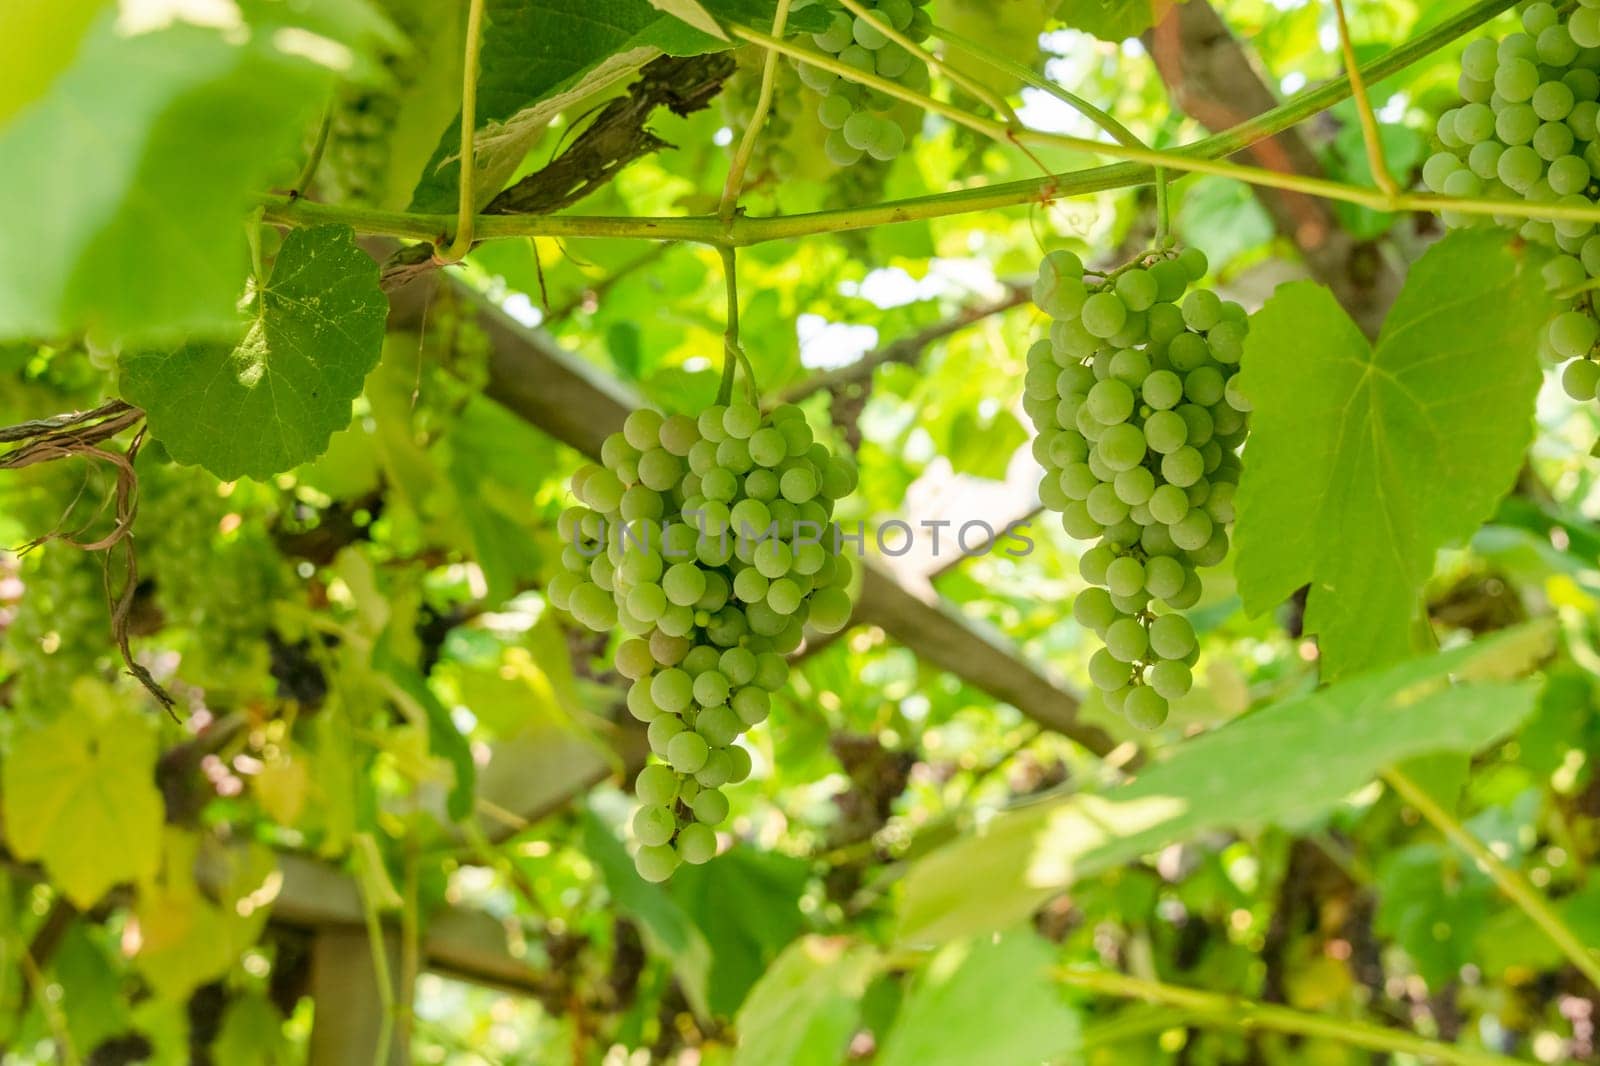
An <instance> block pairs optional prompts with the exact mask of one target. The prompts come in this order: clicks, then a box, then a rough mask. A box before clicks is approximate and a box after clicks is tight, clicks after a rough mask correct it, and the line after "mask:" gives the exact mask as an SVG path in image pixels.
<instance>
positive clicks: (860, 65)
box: [793, 0, 933, 167]
mask: <svg viewBox="0 0 1600 1066" xmlns="http://www.w3.org/2000/svg"><path fill="white" fill-rule="evenodd" d="M926 3H927V0H862V5H861V6H862V7H863V8H865V9H866V10H868V11H870V12H872V14H873V16H874V18H875V19H876V20H877V21H878V22H880V23H882V24H883V25H885V26H888V27H890V28H892V29H893V30H895V32H896V33H898V34H900V35H901V36H903V37H905V38H906V39H907V40H910V41H913V42H915V43H917V44H921V43H922V42H923V41H924V40H926V39H927V37H928V34H929V32H930V29H931V27H932V25H933V22H932V20H931V19H930V18H929V16H928V13H927V12H926V11H925V10H923V6H922V5H924V4H926ZM816 4H821V5H822V6H823V7H825V8H827V9H828V10H829V12H830V14H831V16H832V22H831V23H830V24H829V26H828V28H827V29H826V30H823V31H822V32H821V33H814V34H812V35H811V40H812V43H813V44H815V45H816V47H817V48H818V50H820V51H823V52H826V53H828V54H829V55H832V56H836V57H838V59H839V60H840V62H843V63H847V64H849V65H850V66H852V67H854V68H855V69H857V70H860V71H861V72H863V73H865V74H876V75H878V76H879V77H882V78H887V79H889V80H891V81H896V82H899V83H900V84H902V85H905V86H907V87H908V88H911V89H916V90H918V91H919V92H920V91H921V90H924V89H926V88H927V87H928V68H927V66H926V64H924V63H923V62H922V61H921V60H920V59H919V58H918V57H917V56H915V55H913V54H912V53H911V52H910V51H909V50H908V49H906V48H905V47H903V46H902V45H900V44H898V43H896V42H895V41H893V40H891V39H890V38H889V37H888V36H886V35H885V34H884V33H883V32H882V30H880V29H879V28H878V27H877V26H874V25H873V24H872V22H870V21H868V20H867V19H864V18H862V17H860V16H859V15H853V14H851V13H850V12H849V11H847V10H845V9H844V8H843V7H840V6H838V5H837V4H833V3H830V2H829V0H798V2H796V3H795V4H794V8H793V9H795V10H798V9H800V8H804V7H811V6H814V5H816ZM800 80H801V81H802V82H804V83H805V84H806V86H807V87H808V88H810V89H813V90H815V91H816V92H817V93H819V94H821V97H822V99H821V101H820V102H819V103H818V105H817V117H818V118H819V119H820V120H821V122H822V124H823V125H824V126H826V127H827V128H828V130H830V131H831V132H830V133H829V134H828V139H827V140H826V141H825V142H824V144H823V149H824V151H826V152H827V155H828V159H829V160H830V161H831V162H832V163H833V164H834V165H835V166H840V167H848V166H853V165H854V164H856V163H858V162H860V161H861V158H862V156H864V155H868V156H871V157H872V158H873V159H878V160H884V161H887V160H890V159H893V158H895V157H896V156H898V155H899V154H900V153H901V151H902V150H904V148H905V146H906V136H907V134H908V132H909V131H908V130H907V129H906V128H905V127H904V126H903V125H902V124H901V119H900V118H899V117H897V115H896V110H897V103H898V102H897V101H896V100H895V99H894V98H893V97H891V96H889V95H887V94H885V93H883V92H880V91H878V90H876V89H869V88H867V87H866V86H864V85H859V84H857V83H855V82H853V81H850V80H849V79H848V78H843V77H840V76H839V75H837V74H834V73H833V72H832V71H827V70H823V69H822V68H820V67H815V66H812V65H810V64H807V63H802V64H800Z"/></svg>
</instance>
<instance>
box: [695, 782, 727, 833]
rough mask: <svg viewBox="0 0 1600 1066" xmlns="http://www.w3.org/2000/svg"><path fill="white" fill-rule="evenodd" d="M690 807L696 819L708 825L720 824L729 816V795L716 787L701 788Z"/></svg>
mask: <svg viewBox="0 0 1600 1066" xmlns="http://www.w3.org/2000/svg"><path fill="white" fill-rule="evenodd" d="M689 807H690V809H691V810H693V811H694V817H695V821H697V822H703V823H704V824H706V825H720V824H722V822H724V821H726V820H727V817H728V797H727V796H725V795H723V794H722V793H721V792H718V791H717V790H716V789H714V788H706V789H701V790H700V794H699V795H698V796H696V797H695V798H694V802H693V803H691V804H689Z"/></svg>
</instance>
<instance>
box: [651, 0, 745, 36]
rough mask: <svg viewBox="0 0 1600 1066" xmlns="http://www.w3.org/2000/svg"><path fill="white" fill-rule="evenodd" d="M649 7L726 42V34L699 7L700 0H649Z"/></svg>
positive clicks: (707, 12)
mask: <svg viewBox="0 0 1600 1066" xmlns="http://www.w3.org/2000/svg"><path fill="white" fill-rule="evenodd" d="M650 6H651V7H653V8H655V9H656V10H657V11H665V12H666V13H667V14H669V15H672V16H674V17H675V18H679V19H682V20H683V21H684V22H687V23H688V24H689V25H691V26H693V27H694V28H695V29H697V30H699V31H700V32H701V33H704V34H708V35H710V36H712V37H715V38H716V39H717V40H719V41H726V40H728V34H727V32H726V31H725V30H723V28H722V27H721V26H718V25H717V20H716V19H714V18H712V17H711V12H709V11H707V10H706V9H705V8H704V7H702V6H701V5H700V0H650Z"/></svg>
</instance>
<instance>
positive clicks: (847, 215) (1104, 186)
mask: <svg viewBox="0 0 1600 1066" xmlns="http://www.w3.org/2000/svg"><path fill="white" fill-rule="evenodd" d="M1511 5H1512V0H1478V2H1477V3H1474V4H1472V5H1471V6H1470V7H1468V8H1467V9H1465V10H1463V11H1462V12H1461V13H1460V14H1458V15H1456V16H1455V17H1453V18H1451V19H1448V20H1446V21H1444V22H1442V23H1440V24H1439V25H1437V26H1435V27H1433V28H1432V29H1430V30H1429V31H1428V32H1426V33H1424V34H1421V35H1419V36H1418V37H1416V38H1415V39H1413V40H1411V41H1409V42H1407V43H1406V44H1403V45H1401V46H1400V47H1399V48H1396V49H1393V50H1392V51H1390V52H1388V53H1386V54H1385V55H1383V56H1380V57H1379V58H1378V59H1376V60H1374V61H1373V62H1372V63H1370V64H1368V65H1367V67H1366V68H1364V69H1363V71H1362V73H1363V75H1364V76H1365V77H1366V79H1367V80H1368V81H1369V82H1371V81H1375V80H1378V79H1381V78H1386V77H1389V76H1390V75H1392V74H1395V73H1397V72H1399V71H1401V70H1404V69H1405V68H1406V67H1408V66H1410V65H1411V64H1412V63H1415V62H1417V61H1418V60H1420V59H1422V58H1424V57H1425V56H1428V55H1431V54H1432V53H1433V52H1435V51H1437V50H1439V49H1440V48H1443V47H1444V46H1446V45H1447V44H1449V43H1450V42H1452V41H1455V40H1457V39H1459V38H1460V37H1462V36H1464V35H1466V34H1467V33H1469V32H1471V31H1472V30H1474V29H1477V28H1478V27H1479V26H1481V25H1483V24H1484V23H1485V22H1487V21H1488V20H1489V19H1491V18H1493V17H1494V16H1495V15H1498V14H1499V13H1500V12H1502V11H1504V10H1505V9H1507V8H1509V7H1510V6H1511ZM730 32H735V33H737V35H739V36H740V37H741V38H744V39H749V34H750V33H751V32H752V31H748V30H736V29H731V30H730ZM757 36H760V35H757ZM767 39H768V40H770V38H767ZM785 47H788V46H785ZM851 73H856V74H859V72H857V71H853V70H852V71H851ZM897 88H899V87H898V86H897ZM1351 90H1352V87H1351V85H1350V82H1349V79H1348V78H1343V77H1341V78H1337V79H1334V80H1332V81H1329V82H1328V83H1326V84H1324V85H1321V86H1319V87H1317V88H1316V89H1311V90H1308V91H1306V92H1304V93H1301V94H1300V95H1299V96H1296V97H1294V98H1293V99H1291V100H1289V101H1288V102H1286V103H1284V104H1282V105H1280V106H1278V107H1275V108H1273V109H1272V110H1270V111H1266V112H1263V113H1262V114H1260V115H1257V116H1256V117H1255V118H1252V119H1248V120H1246V121H1244V122H1242V123H1240V124H1239V125H1237V126H1235V127H1233V128H1232V129H1230V130H1227V131H1225V132H1223V133H1220V134H1216V135H1214V136H1212V137H1207V138H1204V139H1202V140H1200V141H1196V142H1193V143H1191V144H1188V145H1185V146H1183V147H1182V148H1180V149H1178V150H1176V151H1174V152H1165V153H1163V152H1141V153H1139V155H1138V157H1137V160H1138V162H1146V163H1148V162H1151V161H1152V160H1153V161H1154V163H1156V164H1160V165H1163V166H1171V167H1172V169H1174V170H1196V171H1203V172H1207V173H1218V172H1220V173H1221V176H1223V177H1231V178H1241V179H1242V180H1246V181H1252V182H1255V183H1256V184H1262V185H1270V186H1274V187H1279V188H1288V189H1291V190H1292V191H1299V192H1304V193H1307V194H1308V195H1313V196H1322V197H1325V198H1328V199H1337V200H1345V201H1348V202H1352V203H1357V204H1360V205H1362V206H1367V207H1373V208H1376V209H1378V210H1389V211H1394V210H1417V211H1430V212H1437V211H1460V212H1462V213H1464V214H1478V215H1493V214H1504V215H1508V216H1512V217H1516V218H1540V219H1557V218H1563V219H1573V220H1581V221H1587V222H1600V204H1582V205H1579V204H1558V203H1550V202H1545V203H1530V202H1526V201H1514V200H1483V199H1463V198H1456V197H1442V196H1430V195H1423V194H1405V193H1402V194H1400V195H1399V196H1390V195H1388V194H1386V193H1384V192H1382V191H1381V190H1377V189H1368V188H1360V187H1357V186H1352V185H1345V184H1342V183H1340V182H1333V181H1327V180H1325V179H1311V178H1303V177H1300V176H1298V175H1281V174H1275V173H1272V172H1258V171H1255V170H1253V169H1252V168H1249V167H1237V168H1232V169H1225V170H1220V171H1219V168H1226V167H1227V164H1216V163H1210V162H1208V161H1209V160H1215V159H1217V158H1219V157H1221V156H1226V155H1230V154H1232V153H1234V152H1238V151H1240V150H1242V149H1244V148H1247V147H1249V146H1250V145H1252V144H1254V143H1256V142H1257V141H1260V140H1262V139H1264V138H1266V137H1270V136H1272V135H1274V134H1276V133H1280V132H1282V131H1283V130H1285V129H1288V128H1289V127H1291V126H1294V125H1296V124H1297V123H1299V122H1302V121H1304V120H1305V119H1307V118H1310V117H1311V116H1312V115H1315V114H1317V113H1319V112H1321V111H1323V110H1326V109H1327V108H1328V107H1331V106H1332V105H1333V104H1336V103H1338V102H1339V101H1341V100H1343V99H1345V98H1346V97H1348V96H1349V95H1350V94H1351ZM912 95H913V96H918V95H919V94H912ZM935 103H937V101H935ZM939 106H941V107H942V106H943V105H939ZM980 121H981V120H980ZM1043 136H1046V137H1049V136H1051V135H1043ZM1058 142H1059V139H1058ZM1083 143H1084V144H1087V145H1089V146H1090V147H1091V149H1092V150H1094V151H1098V152H1103V153H1104V154H1107V155H1114V154H1121V155H1124V156H1125V157H1127V158H1135V157H1134V156H1133V155H1131V154H1130V153H1131V151H1132V150H1130V149H1122V148H1119V147H1118V146H1108V145H1102V144H1100V143H1099V142H1095V141H1085V142H1083ZM1207 168H1209V169H1207ZM1152 180H1153V172H1152V170H1151V169H1149V168H1148V167H1143V166H1138V165H1133V164H1128V163H1124V164H1119V165H1112V166H1101V167H1094V168H1089V169H1084V170H1078V171H1074V172H1071V173H1064V174H1053V175H1050V176H1049V177H1044V178H1031V179H1027V180H1023V181H1015V182H1008V183H1005V184H1001V185H990V186H980V187H975V188H968V189H958V190H954V191H951V192H942V193H936V194H933V195H930V196H920V197H914V198H911V199H906V200H895V201H889V202H886V203H880V204H872V205H868V206H864V207H851V208H842V209H834V210H827V211H813V212H808V213H804V214H796V215H786V216H772V217H765V218H751V217H748V216H745V217H738V218H734V219H731V220H726V221H725V220H722V219H719V218H716V217H714V216H686V217H685V216H677V217H644V216H592V215H590V216H584V215H485V216H480V217H479V218H478V219H476V236H477V239H479V240H501V239H506V238H513V237H516V238H522V237H614V238H624V239H635V240H655V241H661V240H684V241H693V242H696V243H699V244H707V245H712V246H724V245H726V246H748V245H753V244H762V243H766V242H769V241H778V240H790V239H794V238H798V237H809V236H815V235H817V234H821V233H840V232H846V231H850V230H861V229H867V228H870V227H873V226H882V225H889V224H893V223H898V222H911V221H918V220H922V219H931V218H947V217H950V216H952V215H960V214H966V213H970V212H974V211H990V210H996V209H999V208H1004V207H1014V206H1018V205H1022V204H1035V203H1039V202H1040V201H1041V200H1043V201H1051V200H1056V199H1062V198H1065V197H1068V196H1076V195H1084V194H1087V193H1093V192H1102V191H1106V190H1109V189H1121V188H1128V187H1131V186H1135V185H1143V184H1148V183H1149V182H1151V181H1152ZM259 202H260V203H261V204H263V205H264V206H265V209H266V212H265V214H266V218H267V220H268V221H271V222H274V223H278V224H281V225H319V224H328V223H333V224H344V225H348V226H351V227H353V228H354V229H356V230H357V231H358V232H360V233H367V234H382V235H386V236H391V237H398V238H403V239H410V240H421V241H426V240H433V239H435V238H436V237H437V235H438V234H439V233H440V231H441V230H442V229H445V228H447V227H448V226H449V225H450V221H449V220H448V219H447V218H446V216H442V215H437V214H411V213H407V212H399V211H380V210H376V209H371V208H363V207H356V206H349V205H337V206H335V205H330V204H318V203H313V202H311V201H309V200H305V199H301V200H290V199H289V198H288V197H284V196H265V197H262V199H261V200H260V201H259Z"/></svg>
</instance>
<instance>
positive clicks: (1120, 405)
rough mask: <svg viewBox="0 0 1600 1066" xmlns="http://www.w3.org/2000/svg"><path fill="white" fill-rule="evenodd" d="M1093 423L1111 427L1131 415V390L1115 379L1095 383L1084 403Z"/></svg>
mask: <svg viewBox="0 0 1600 1066" xmlns="http://www.w3.org/2000/svg"><path fill="white" fill-rule="evenodd" d="M1085 403H1086V405H1087V407H1088V409H1089V412H1090V414H1092V415H1093V416H1094V419H1095V421H1097V422H1099V423H1100V424H1101V425H1104V426H1112V425H1116V424H1117V423H1119V422H1121V421H1123V420H1124V419H1125V418H1127V417H1128V416H1129V415H1131V414H1132V413H1133V390H1132V389H1130V388H1128V386H1127V385H1126V384H1124V383H1123V382H1120V381H1117V380H1116V379H1115V378H1108V379H1107V380H1105V381H1101V382H1097V383H1096V384H1095V386H1094V388H1092V389H1090V390H1089V396H1088V399H1087V400H1086V401H1085Z"/></svg>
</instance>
